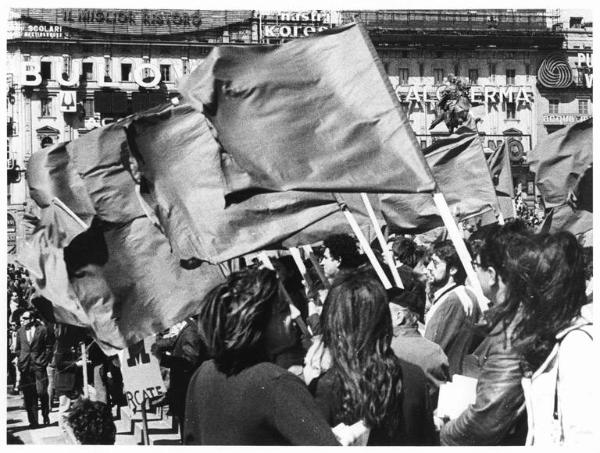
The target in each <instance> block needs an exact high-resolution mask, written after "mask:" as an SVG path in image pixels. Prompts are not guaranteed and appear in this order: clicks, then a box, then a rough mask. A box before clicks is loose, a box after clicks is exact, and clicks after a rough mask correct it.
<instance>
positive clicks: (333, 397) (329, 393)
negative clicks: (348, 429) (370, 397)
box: [309, 359, 437, 446]
mask: <svg viewBox="0 0 600 453" xmlns="http://www.w3.org/2000/svg"><path fill="white" fill-rule="evenodd" d="M398 361H399V362H400V369H401V374H402V376H401V377H400V379H401V382H402V385H401V389H402V390H401V392H402V394H401V396H400V398H401V401H402V403H401V404H402V414H401V417H400V424H399V426H398V427H397V429H396V430H394V433H393V435H390V434H389V433H387V432H386V431H385V430H384V429H381V428H378V427H375V428H373V429H372V430H371V433H370V435H369V441H368V444H367V445H404V446H421V445H436V443H437V436H436V434H435V427H434V425H433V414H432V409H431V403H430V399H429V391H428V388H427V384H426V379H425V375H424V373H423V371H422V370H421V369H420V368H419V367H418V366H416V365H412V364H410V363H408V362H406V361H404V360H402V359H398ZM334 381H335V380H334V376H333V373H332V372H331V371H327V372H325V373H324V374H323V375H321V376H319V377H318V378H317V379H315V380H313V381H312V382H311V383H310V387H309V388H310V389H311V391H312V392H313V395H314V397H315V401H316V402H317V405H318V406H319V409H321V412H322V413H323V415H324V416H325V419H326V420H327V422H328V423H329V425H330V426H331V427H334V426H336V425H337V424H338V423H340V419H339V414H340V410H341V401H339V400H338V396H337V395H338V394H339V391H338V389H337V388H336V384H335V382H334ZM357 421H358V420H356V421H354V423H356V422H357Z"/></svg>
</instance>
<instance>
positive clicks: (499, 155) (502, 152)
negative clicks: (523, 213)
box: [487, 140, 515, 219]
mask: <svg viewBox="0 0 600 453" xmlns="http://www.w3.org/2000/svg"><path fill="white" fill-rule="evenodd" d="M487 163H488V166H489V167H490V173H491V175H492V182H493V183H494V186H495V188H496V196H497V197H498V205H499V206H500V212H501V213H502V216H503V217H504V218H505V219H509V218H511V217H514V216H515V208H514V205H513V201H512V198H513V190H514V189H513V179H512V170H511V167H510V158H509V156H508V145H507V142H506V140H505V141H504V142H503V143H502V145H500V146H499V147H498V148H496V149H495V150H494V152H493V153H492V154H490V156H489V157H488V159H487Z"/></svg>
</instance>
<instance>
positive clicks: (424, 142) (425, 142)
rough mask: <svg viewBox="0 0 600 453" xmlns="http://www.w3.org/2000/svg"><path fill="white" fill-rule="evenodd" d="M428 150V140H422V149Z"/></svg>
mask: <svg viewBox="0 0 600 453" xmlns="http://www.w3.org/2000/svg"><path fill="white" fill-rule="evenodd" d="M425 148H427V140H421V149H425Z"/></svg>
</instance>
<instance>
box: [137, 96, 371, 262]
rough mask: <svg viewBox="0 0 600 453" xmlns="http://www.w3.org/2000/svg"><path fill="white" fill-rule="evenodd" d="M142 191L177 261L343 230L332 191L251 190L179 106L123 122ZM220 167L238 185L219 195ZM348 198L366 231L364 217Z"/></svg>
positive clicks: (222, 188)
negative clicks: (236, 188)
mask: <svg viewBox="0 0 600 453" xmlns="http://www.w3.org/2000/svg"><path fill="white" fill-rule="evenodd" d="M128 139H129V143H130V148H131V149H132V152H133V154H134V156H136V159H137V161H138V163H137V168H138V172H139V177H140V178H141V180H142V181H143V186H144V187H145V188H146V191H145V192H144V194H143V196H144V199H145V200H146V201H147V203H148V205H149V206H150V207H151V208H152V209H153V211H154V212H155V213H156V215H157V217H158V219H159V222H160V224H161V226H162V227H163V228H164V230H165V234H166V235H167V236H168V237H169V238H170V241H171V244H172V246H173V248H174V250H176V253H177V254H179V256H181V258H182V259H190V258H193V257H195V258H199V259H202V260H206V261H209V262H212V263H219V262H223V261H226V260H229V259H232V258H235V257H239V256H242V255H245V254H248V253H251V252H254V251H257V250H261V249H264V248H277V247H282V246H290V245H292V244H293V245H304V244H311V243H314V242H316V241H318V240H322V239H323V238H324V237H325V236H327V235H328V234H331V232H332V231H336V232H341V231H343V232H350V231H351V229H350V226H349V225H348V224H347V222H346V220H345V218H344V216H343V214H342V213H341V212H340V210H339V206H338V204H337V201H336V199H335V197H334V196H333V194H331V193H327V192H322V193H318V192H305V191H288V192H272V191H266V190H255V189H252V186H251V184H249V180H248V179H247V174H246V173H245V172H244V171H243V170H241V169H240V168H239V166H238V165H237V163H236V162H235V161H234V160H233V158H232V157H231V155H229V154H228V153H227V152H225V151H224V150H223V149H222V148H221V147H220V145H219V144H218V143H217V141H216V140H215V139H214V137H213V135H212V132H211V130H210V126H209V124H208V122H207V121H206V120H205V119H204V116H203V115H202V114H201V113H200V112H197V111H195V110H194V109H192V108H190V107H189V106H186V105H182V106H178V107H170V108H166V109H164V110H163V111H160V112H155V113H152V114H148V115H139V116H137V117H136V118H135V120H134V121H132V123H131V125H130V126H129V127H128ZM224 167H227V168H228V170H227V171H228V172H229V175H230V177H231V178H232V179H231V181H232V182H233V184H234V185H235V186H236V187H238V188H239V190H238V191H237V192H236V193H235V194H231V196H229V197H226V194H227V182H226V181H225V178H224V176H223V172H222V169H223V168H224ZM347 198H348V199H350V200H352V203H351V209H352V210H353V211H354V212H356V215H357V217H358V220H359V224H360V225H361V227H362V228H363V230H364V231H365V232H366V234H367V235H369V236H372V235H371V233H370V232H369V225H370V222H369V219H368V218H367V217H366V214H365V213H364V212H365V211H364V208H363V209H361V208H360V206H359V205H358V203H357V201H356V200H357V199H356V197H355V198H353V196H352V195H350V194H347Z"/></svg>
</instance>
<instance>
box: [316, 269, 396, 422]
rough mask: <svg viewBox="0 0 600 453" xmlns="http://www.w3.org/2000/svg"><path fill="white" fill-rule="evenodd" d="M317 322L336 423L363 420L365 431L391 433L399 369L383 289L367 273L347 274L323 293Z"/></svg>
mask: <svg viewBox="0 0 600 453" xmlns="http://www.w3.org/2000/svg"><path fill="white" fill-rule="evenodd" d="M322 319H323V343H324V345H325V346H326V347H327V348H328V349H329V351H330V353H331V357H332V367H331V372H332V373H333V375H334V379H335V383H336V385H335V388H336V389H338V392H339V393H338V395H337V397H338V401H340V405H341V410H340V413H339V414H338V416H337V418H338V419H339V421H340V422H344V423H346V424H351V423H355V422H357V421H358V420H360V419H363V420H365V421H366V424H367V426H369V427H371V428H373V427H376V426H382V427H384V428H387V429H388V430H389V431H391V430H393V429H397V426H398V422H399V420H400V401H399V400H400V389H401V370H400V365H399V361H398V359H397V358H396V356H395V355H394V352H393V351H392V349H391V347H390V342H391V339H392V336H393V331H392V321H391V316H390V311H389V307H388V301H387V296H386V292H385V289H384V288H383V286H382V285H381V284H380V283H379V282H378V281H377V280H376V279H375V278H374V277H373V276H372V275H371V274H370V273H367V272H365V271H355V272H353V273H352V274H350V275H348V276H347V278H346V279H345V280H344V281H343V282H342V283H341V284H340V285H338V286H336V287H334V288H332V289H331V291H330V292H329V294H328V295H327V299H326V301H325V304H324V309H323V315H322Z"/></svg>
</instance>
